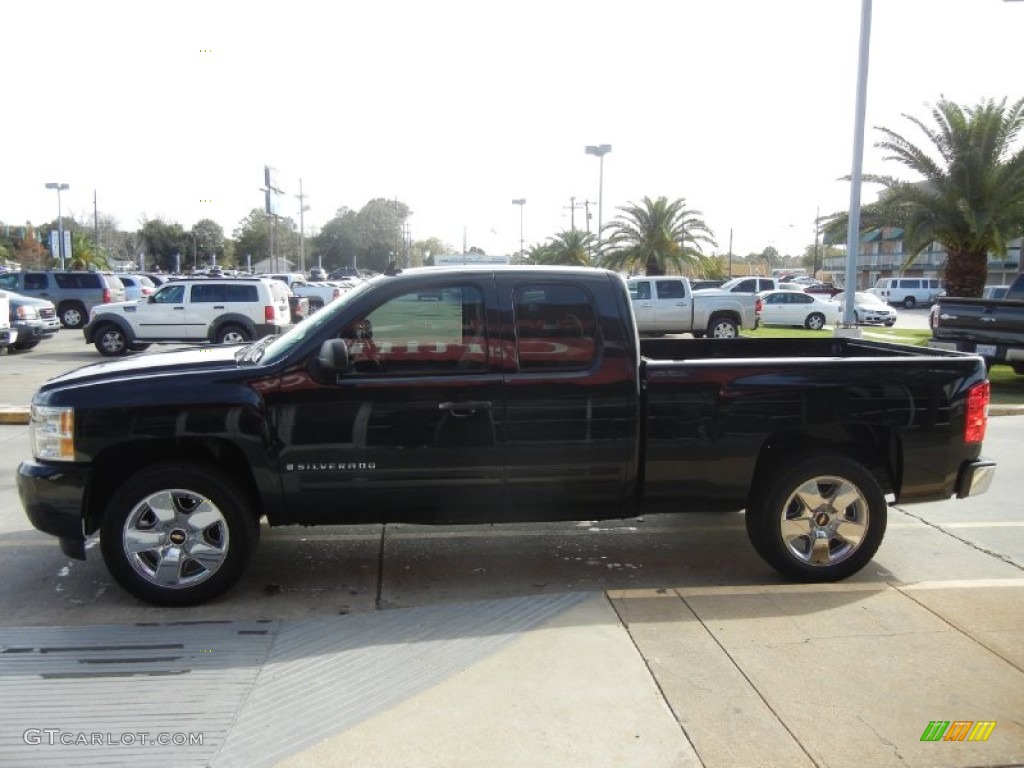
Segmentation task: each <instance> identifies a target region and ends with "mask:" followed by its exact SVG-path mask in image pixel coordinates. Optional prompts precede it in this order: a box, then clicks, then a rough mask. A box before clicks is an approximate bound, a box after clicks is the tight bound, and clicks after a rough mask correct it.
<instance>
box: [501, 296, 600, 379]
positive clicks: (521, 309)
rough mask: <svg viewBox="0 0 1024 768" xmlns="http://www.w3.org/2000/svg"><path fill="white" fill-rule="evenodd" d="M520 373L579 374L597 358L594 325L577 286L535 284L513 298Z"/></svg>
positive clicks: (590, 307)
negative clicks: (573, 372)
mask: <svg viewBox="0 0 1024 768" xmlns="http://www.w3.org/2000/svg"><path fill="white" fill-rule="evenodd" d="M513 308H514V312H515V323H516V337H517V338H516V353H517V359H518V361H519V370H520V371H582V370H586V369H588V368H590V366H591V365H593V364H594V361H595V359H596V357H597V338H596V336H597V322H596V313H595V312H594V307H593V303H592V301H591V298H590V296H589V295H588V294H587V293H586V292H585V291H584V290H583V289H582V288H580V287H579V286H576V285H565V284H563V283H535V284H531V285H522V286H519V287H518V288H516V290H515V292H514V294H513Z"/></svg>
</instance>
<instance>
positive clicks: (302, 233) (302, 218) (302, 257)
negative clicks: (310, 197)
mask: <svg viewBox="0 0 1024 768" xmlns="http://www.w3.org/2000/svg"><path fill="white" fill-rule="evenodd" d="M296 197H297V198H299V271H300V272H302V274H306V215H305V214H306V211H308V210H309V206H308V205H306V195H304V194H303V193H302V179H299V194H297V195H296ZM317 266H320V263H319V261H318V262H317Z"/></svg>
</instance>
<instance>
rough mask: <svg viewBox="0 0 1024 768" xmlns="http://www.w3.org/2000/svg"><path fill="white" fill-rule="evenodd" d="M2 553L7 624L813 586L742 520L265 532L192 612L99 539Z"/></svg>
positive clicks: (24, 544) (6, 539)
mask: <svg viewBox="0 0 1024 768" xmlns="http://www.w3.org/2000/svg"><path fill="white" fill-rule="evenodd" d="M0 548H2V549H3V551H4V563H5V567H4V581H5V583H6V586H7V589H5V590H4V591H3V594H2V595H0V610H2V612H3V616H4V621H3V624H4V625H6V626H32V625H64V624H100V623H131V622H140V621H143V622H148V621H201V620H223V619H229V620H235V619H237V620H243V619H244V620H253V619H298V618H315V617H327V616H339V615H347V614H352V613H364V612H371V611H375V610H380V609H394V608H412V607H423V606H439V605H444V604H451V603H458V602H464V601H478V600H495V599H505V598H520V597H532V596H545V595H547V596H550V595H555V594H564V593H599V592H603V591H611V592H615V591H623V590H654V591H655V592H657V591H658V590H672V589H679V588H685V589H695V588H696V589H701V590H705V589H707V590H714V589H716V588H737V587H759V588H761V587H764V588H772V587H778V588H780V589H788V588H797V589H807V588H816V587H814V586H812V587H801V586H799V585H792V584H791V583H790V582H788V581H786V580H785V579H784V578H783V577H781V576H780V575H779V574H777V573H776V572H775V571H774V570H772V569H771V568H770V567H769V566H767V565H766V564H765V563H763V562H762V561H761V559H760V558H759V557H758V556H757V555H756V553H755V552H754V551H753V549H752V548H751V546H750V544H749V542H748V540H747V536H746V531H745V530H744V526H743V517H742V514H739V513H685V514H657V515H648V516H646V517H645V518H639V519H637V518H633V519H627V520H617V521H602V522H578V523H572V522H570V523H539V524H507V525H500V526H490V525H487V526H453V527H442V528H438V527H434V526H414V525H394V524H391V525H387V526H359V527H357V528H354V529H352V528H345V527H337V526H336V527H317V528H281V529H273V530H271V529H268V528H266V527H264V529H263V532H262V537H261V542H260V545H259V547H258V548H257V550H256V552H255V555H254V557H253V560H252V561H251V563H250V565H249V567H248V569H247V571H246V572H245V573H244V574H243V576H242V579H241V580H240V582H239V583H238V584H237V585H235V587H234V588H233V589H231V590H230V591H229V592H228V593H227V594H226V595H225V596H223V597H221V598H219V599H217V600H214V601H212V602H210V603H207V604H205V605H200V606H194V607H187V608H162V607H157V606H151V605H147V604H145V603H143V602H140V601H138V600H136V599H135V598H133V597H131V596H130V595H128V594H127V593H126V592H124V591H123V590H122V589H121V588H120V587H119V586H118V585H117V584H116V583H115V582H114V581H113V579H112V578H111V577H110V575H109V574H108V573H107V570H106V568H105V567H104V565H103V562H102V558H101V556H100V552H99V546H98V541H97V540H96V539H92V540H90V541H89V542H88V543H87V554H88V558H87V560H86V561H84V562H82V561H77V560H69V559H68V558H66V557H65V556H64V555H63V554H62V553H61V552H60V550H59V549H58V547H57V546H56V543H55V542H54V541H53V539H51V538H50V537H47V536H45V535H43V534H39V533H37V532H35V531H20V532H14V533H8V534H3V535H0ZM889 579H891V575H890V574H887V573H886V572H885V571H884V570H882V569H879V568H871V567H869V568H866V569H864V571H862V572H861V573H860V574H858V575H857V576H855V577H854V578H853V579H850V580H848V581H847V582H844V584H847V585H849V584H851V583H852V582H856V583H858V584H859V585H861V586H862V587H863V589H861V588H853V589H850V588H847V589H845V590H839V591H841V592H842V593H843V594H844V595H845V596H846V597H845V598H844V599H848V600H851V601H853V600H856V599H858V595H860V594H863V593H864V592H865V591H872V590H877V589H885V588H886V584H887V581H888V580H889ZM785 585H790V586H788V587H787V586H785ZM830 586H831V585H825V587H824V588H825V589H828V588H829V587H830ZM820 587H821V585H817V588H820ZM831 588H832V589H835V587H831ZM812 606H813V603H812V604H809V606H808V609H809V610H813V607H812Z"/></svg>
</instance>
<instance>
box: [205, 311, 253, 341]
mask: <svg viewBox="0 0 1024 768" xmlns="http://www.w3.org/2000/svg"><path fill="white" fill-rule="evenodd" d="M226 325H239V326H241V327H242V328H244V329H245V330H246V332H247V333H249V334H250V336H251V337H252V338H254V339H255V338H256V337H257V336H258V335H259V334H257V333H256V323H254V322H253V321H252V318H250V317H246V316H245V315H241V314H237V313H231V314H227V315H220V316H219V317H217V318H215V319H214V320H213V322H212V323H210V327H209V328H207V329H206V338H207V340H209V341H214V340H215V339H216V338H217V334H218V333H220V330H221V328H223V327H224V326H226Z"/></svg>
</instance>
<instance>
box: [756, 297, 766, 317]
mask: <svg viewBox="0 0 1024 768" xmlns="http://www.w3.org/2000/svg"><path fill="white" fill-rule="evenodd" d="M754 311H755V312H758V313H760V312H763V311H764V302H763V301H762V300H761V297H760V296H758V297H757V300H756V301H755V302H754Z"/></svg>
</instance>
